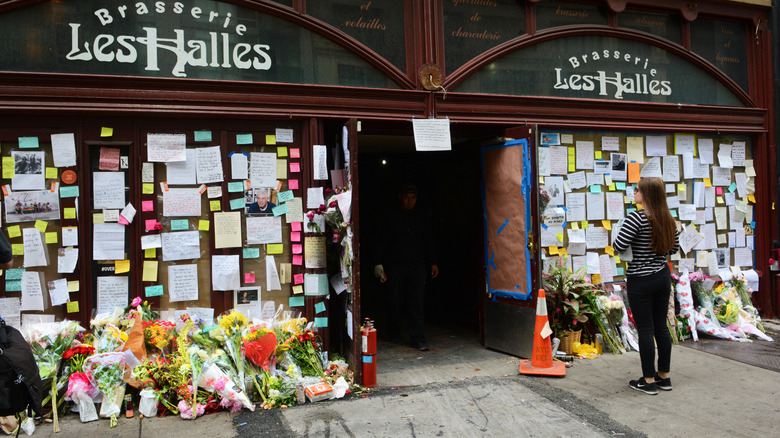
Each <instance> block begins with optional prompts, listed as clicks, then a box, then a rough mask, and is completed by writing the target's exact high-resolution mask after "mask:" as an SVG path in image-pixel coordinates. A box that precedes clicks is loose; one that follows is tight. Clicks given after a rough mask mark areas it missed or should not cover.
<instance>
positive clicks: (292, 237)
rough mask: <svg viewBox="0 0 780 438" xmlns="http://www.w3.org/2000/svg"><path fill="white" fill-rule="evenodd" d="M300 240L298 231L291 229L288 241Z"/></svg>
mask: <svg viewBox="0 0 780 438" xmlns="http://www.w3.org/2000/svg"><path fill="white" fill-rule="evenodd" d="M300 241H301V232H300V231H293V232H291V233H290V242H300Z"/></svg>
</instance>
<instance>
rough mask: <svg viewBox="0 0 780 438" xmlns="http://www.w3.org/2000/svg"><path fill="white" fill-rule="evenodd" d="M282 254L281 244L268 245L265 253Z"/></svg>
mask: <svg viewBox="0 0 780 438" xmlns="http://www.w3.org/2000/svg"><path fill="white" fill-rule="evenodd" d="M283 252H284V245H283V244H281V243H269V244H268V249H267V253H268V254H281V253H283Z"/></svg>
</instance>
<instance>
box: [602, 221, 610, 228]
mask: <svg viewBox="0 0 780 438" xmlns="http://www.w3.org/2000/svg"><path fill="white" fill-rule="evenodd" d="M601 224H602V225H604V228H606V229H608V230H611V229H612V221H609V220H602V221H601Z"/></svg>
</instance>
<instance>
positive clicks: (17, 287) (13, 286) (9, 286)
mask: <svg viewBox="0 0 780 438" xmlns="http://www.w3.org/2000/svg"><path fill="white" fill-rule="evenodd" d="M5 291H6V292H21V291H22V280H6V281H5Z"/></svg>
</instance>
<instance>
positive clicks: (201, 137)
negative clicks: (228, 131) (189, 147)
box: [195, 131, 211, 141]
mask: <svg viewBox="0 0 780 438" xmlns="http://www.w3.org/2000/svg"><path fill="white" fill-rule="evenodd" d="M195 141H211V131H195Z"/></svg>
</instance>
